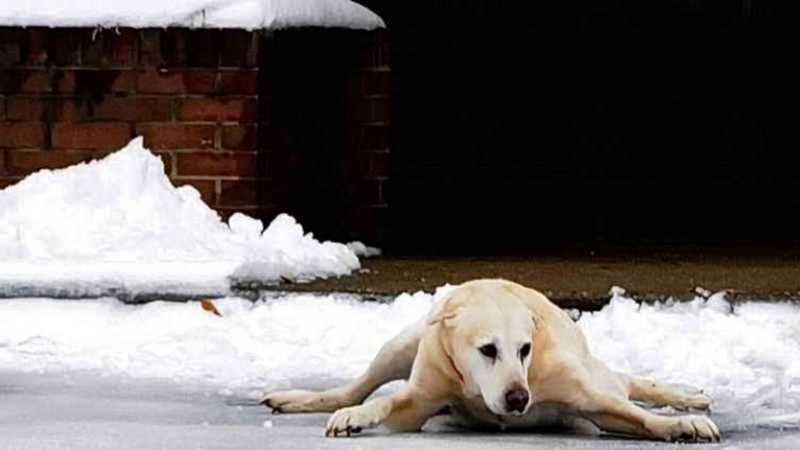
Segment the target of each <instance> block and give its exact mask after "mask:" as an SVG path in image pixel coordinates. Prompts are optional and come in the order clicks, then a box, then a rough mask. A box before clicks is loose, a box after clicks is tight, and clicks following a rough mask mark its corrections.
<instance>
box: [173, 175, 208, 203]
mask: <svg viewBox="0 0 800 450" xmlns="http://www.w3.org/2000/svg"><path fill="white" fill-rule="evenodd" d="M172 181H173V184H175V185H176V186H183V185H186V184H188V185H191V186H192V187H194V188H195V189H197V191H198V192H200V197H201V198H202V199H203V201H204V202H205V203H206V204H207V205H210V206H214V205H216V204H217V182H216V180H209V179H195V178H184V177H176V178H173V179H172Z"/></svg>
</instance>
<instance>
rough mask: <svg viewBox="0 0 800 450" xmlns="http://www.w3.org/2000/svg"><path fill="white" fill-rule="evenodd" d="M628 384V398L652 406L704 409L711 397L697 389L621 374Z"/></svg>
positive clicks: (691, 409) (680, 409) (686, 409)
mask: <svg viewBox="0 0 800 450" xmlns="http://www.w3.org/2000/svg"><path fill="white" fill-rule="evenodd" d="M621 376H622V377H623V380H624V381H627V385H628V398H629V399H630V400H633V401H639V402H645V403H649V404H651V405H654V406H671V407H673V408H675V409H676V410H678V411H705V410H707V409H708V408H709V407H710V406H711V399H710V398H709V397H708V396H707V395H705V394H703V391H701V390H699V389H692V390H683V389H680V388H678V387H674V386H670V385H666V384H663V383H657V382H655V381H651V380H647V379H644V378H637V377H632V376H628V375H621Z"/></svg>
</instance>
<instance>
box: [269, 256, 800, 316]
mask: <svg viewBox="0 0 800 450" xmlns="http://www.w3.org/2000/svg"><path fill="white" fill-rule="evenodd" d="M772 250H775V251H766V250H763V249H761V250H759V249H750V250H747V249H736V248H734V249H731V248H726V249H725V251H713V250H709V249H689V248H680V247H677V248H675V249H671V250H669V251H665V250H663V249H652V250H647V249H639V250H637V251H633V250H631V249H623V250H622V251H619V250H615V251H609V252H598V253H595V254H591V253H582V254H577V255H566V256H551V255H544V256H538V255H537V256H511V257H508V256H507V257H385V256H381V257H376V258H367V259H362V266H363V269H364V270H362V272H361V273H359V274H357V275H355V276H350V277H342V278H336V279H329V280H317V281H314V282H311V283H292V284H286V283H285V284H283V285H281V286H280V288H281V289H287V290H299V291H322V292H357V293H362V294H375V295H396V294H399V293H401V292H414V291H417V290H420V289H422V290H426V291H432V290H433V289H435V288H436V287H437V286H442V285H444V284H446V283H451V284H457V283H460V282H463V281H466V280H469V279H472V278H482V277H502V278H508V279H511V280H514V281H517V282H520V283H522V284H525V285H528V286H532V287H536V288H537V289H539V290H541V291H542V292H544V293H546V294H547V295H548V296H550V297H551V298H552V299H553V300H554V301H555V302H556V303H558V304H559V305H560V306H563V307H568V308H581V309H593V308H596V307H598V306H599V305H602V304H604V303H606V302H607V301H608V298H609V295H608V292H609V288H611V286H613V285H615V284H617V285H622V286H623V287H625V288H626V289H627V290H628V291H629V292H630V293H632V294H633V295H634V296H636V297H637V298H639V299H648V298H654V299H663V298H666V297H669V296H676V297H683V298H691V297H692V294H690V291H691V289H692V288H694V287H695V286H697V285H700V286H703V287H705V288H707V289H711V290H721V289H733V290H734V291H735V294H736V298H737V299H739V300H743V299H793V300H798V299H800V264H798V262H800V257H798V255H797V254H796V252H794V251H792V250H791V249H784V250H776V249H772Z"/></svg>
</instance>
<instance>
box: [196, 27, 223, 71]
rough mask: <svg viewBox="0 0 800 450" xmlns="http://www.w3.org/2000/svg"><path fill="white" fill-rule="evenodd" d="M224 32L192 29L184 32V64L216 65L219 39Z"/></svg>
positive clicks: (198, 65)
mask: <svg viewBox="0 0 800 450" xmlns="http://www.w3.org/2000/svg"><path fill="white" fill-rule="evenodd" d="M224 33H225V32H224V31H222V30H214V29H208V28H206V29H193V30H189V31H188V32H187V33H186V64H187V65H188V66H189V67H218V66H219V54H220V43H221V42H220V39H221V37H222V35H223V34H224Z"/></svg>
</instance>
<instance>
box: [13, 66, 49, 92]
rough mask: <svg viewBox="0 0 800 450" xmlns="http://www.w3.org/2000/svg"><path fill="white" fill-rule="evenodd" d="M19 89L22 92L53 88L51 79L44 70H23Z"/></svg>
mask: <svg viewBox="0 0 800 450" xmlns="http://www.w3.org/2000/svg"><path fill="white" fill-rule="evenodd" d="M23 75H24V77H23V79H22V82H21V85H20V91H19V92H24V93H28V92H30V93H39V92H50V91H52V90H53V79H52V77H51V76H50V74H48V73H47V72H45V71H41V70H33V71H27V72H23Z"/></svg>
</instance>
